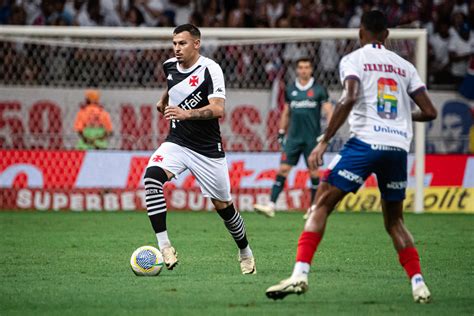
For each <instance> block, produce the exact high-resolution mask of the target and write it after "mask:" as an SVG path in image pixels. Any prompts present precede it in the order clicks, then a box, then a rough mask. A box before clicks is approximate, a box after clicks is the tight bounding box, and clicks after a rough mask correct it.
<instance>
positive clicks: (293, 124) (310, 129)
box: [285, 78, 329, 143]
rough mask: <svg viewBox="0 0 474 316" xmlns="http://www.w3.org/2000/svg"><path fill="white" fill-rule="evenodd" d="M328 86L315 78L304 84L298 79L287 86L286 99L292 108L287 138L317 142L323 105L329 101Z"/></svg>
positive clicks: (296, 140)
mask: <svg viewBox="0 0 474 316" xmlns="http://www.w3.org/2000/svg"><path fill="white" fill-rule="evenodd" d="M328 98H329V96H328V92H327V90H326V88H324V87H323V86H321V85H319V84H317V83H316V82H315V80H314V78H311V79H310V81H309V82H308V83H307V84H306V85H305V86H302V85H301V84H300V83H299V82H298V81H297V80H296V81H295V82H293V83H291V84H290V85H288V86H287V87H286V92H285V101H286V103H287V104H288V106H289V109H290V122H289V129H288V133H287V140H289V141H295V142H298V143H299V142H305V143H306V142H315V139H316V137H318V136H319V135H320V134H321V122H320V121H321V106H322V105H323V103H325V102H327V101H328Z"/></svg>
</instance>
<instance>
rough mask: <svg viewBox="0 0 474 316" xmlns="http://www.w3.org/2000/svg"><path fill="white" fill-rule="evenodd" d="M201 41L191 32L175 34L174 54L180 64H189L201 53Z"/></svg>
mask: <svg viewBox="0 0 474 316" xmlns="http://www.w3.org/2000/svg"><path fill="white" fill-rule="evenodd" d="M200 45H201V41H200V40H199V39H196V38H194V37H192V36H191V34H190V33H189V32H181V33H179V34H173V51H174V56H175V57H176V59H178V62H179V63H180V64H187V63H189V62H190V61H192V60H193V59H194V58H195V57H196V55H198V54H199V47H200Z"/></svg>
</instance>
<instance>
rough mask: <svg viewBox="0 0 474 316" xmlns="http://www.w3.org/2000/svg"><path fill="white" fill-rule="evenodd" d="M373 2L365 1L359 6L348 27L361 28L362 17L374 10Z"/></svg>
mask: <svg viewBox="0 0 474 316" xmlns="http://www.w3.org/2000/svg"><path fill="white" fill-rule="evenodd" d="M372 6H373V4H372V1H364V2H363V3H362V4H361V5H359V6H357V7H356V9H355V11H354V14H353V15H352V17H351V18H350V20H349V22H348V23H347V27H349V28H359V26H360V19H361V18H362V15H363V14H364V13H366V12H369V11H370V10H372Z"/></svg>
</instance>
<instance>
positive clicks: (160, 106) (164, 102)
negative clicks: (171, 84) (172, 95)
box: [156, 90, 169, 114]
mask: <svg viewBox="0 0 474 316" xmlns="http://www.w3.org/2000/svg"><path fill="white" fill-rule="evenodd" d="M168 100H169V95H168V90H165V92H163V94H162V95H161V98H160V100H159V101H158V102H157V103H156V109H157V110H158V112H160V113H161V114H165V108H166V107H167V106H168Z"/></svg>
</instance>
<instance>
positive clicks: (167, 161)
mask: <svg viewBox="0 0 474 316" xmlns="http://www.w3.org/2000/svg"><path fill="white" fill-rule="evenodd" d="M151 166H157V167H160V168H162V169H165V170H167V171H169V172H171V173H172V174H173V175H174V176H175V177H177V176H178V175H180V174H181V173H182V172H184V171H185V170H186V169H189V171H190V172H191V173H192V174H193V176H194V177H195V178H196V181H197V182H198V183H199V186H200V187H201V192H202V194H203V195H204V196H205V197H209V198H212V199H215V200H218V201H223V202H229V201H231V200H232V197H231V195H230V179H229V169H228V168H227V159H226V158H225V157H224V158H209V157H206V156H204V155H201V154H199V153H197V152H195V151H193V150H191V149H189V148H186V147H183V146H180V145H177V144H174V143H170V142H164V143H163V144H161V146H160V147H159V148H158V149H157V150H156V151H155V152H154V153H153V155H152V156H151V157H150V160H149V161H148V165H147V167H151Z"/></svg>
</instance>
